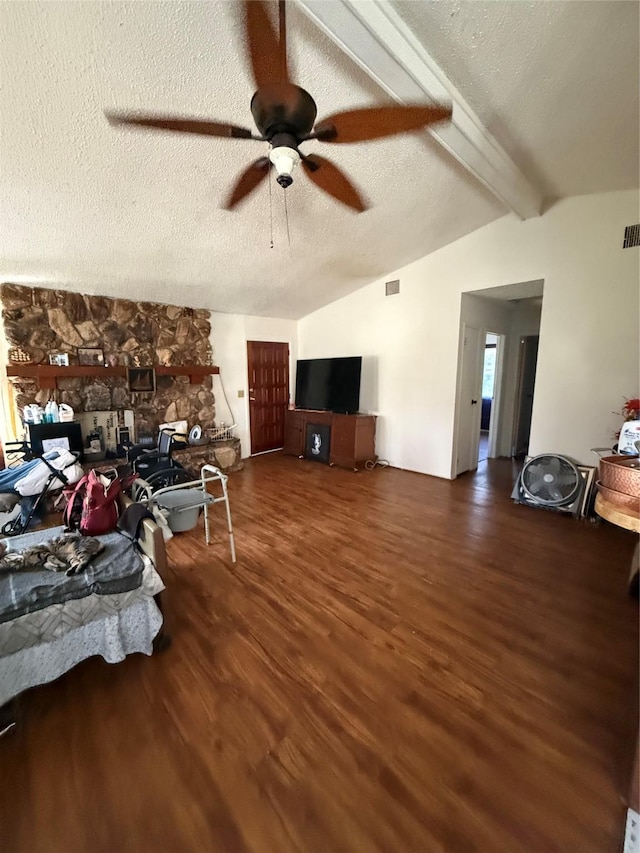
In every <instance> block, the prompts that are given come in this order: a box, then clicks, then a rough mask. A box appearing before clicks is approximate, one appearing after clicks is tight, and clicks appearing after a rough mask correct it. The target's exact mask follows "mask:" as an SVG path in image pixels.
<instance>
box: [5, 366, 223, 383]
mask: <svg viewBox="0 0 640 853" xmlns="http://www.w3.org/2000/svg"><path fill="white" fill-rule="evenodd" d="M143 367H153V369H154V370H155V372H156V376H188V377H189V381H190V382H191V383H192V384H194V385H198V384H199V383H200V382H202V380H203V379H204V377H205V376H211V375H212V374H214V373H220V368H219V367H213V366H212V365H205V364H180V365H163V364H153V365H143ZM7 376H20V377H24V378H26V379H37V380H38V383H39V385H40V387H41V388H55V387H56V386H57V380H58V379H68V378H71V377H78V376H80V377H96V378H100V379H102V378H104V377H105V376H120V377H123V378H126V376H127V368H126V367H125V366H124V365H117V366H116V367H108V366H107V367H93V366H87V365H81V364H72V365H70V366H69V367H58V366H57V365H55V364H9V365H7Z"/></svg>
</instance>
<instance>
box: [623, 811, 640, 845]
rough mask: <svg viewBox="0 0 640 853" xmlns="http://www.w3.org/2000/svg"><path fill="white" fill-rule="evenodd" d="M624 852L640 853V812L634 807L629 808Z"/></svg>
mask: <svg viewBox="0 0 640 853" xmlns="http://www.w3.org/2000/svg"><path fill="white" fill-rule="evenodd" d="M623 853H640V814H638V812H635V811H634V810H633V809H627V828H626V831H625V833H624V850H623Z"/></svg>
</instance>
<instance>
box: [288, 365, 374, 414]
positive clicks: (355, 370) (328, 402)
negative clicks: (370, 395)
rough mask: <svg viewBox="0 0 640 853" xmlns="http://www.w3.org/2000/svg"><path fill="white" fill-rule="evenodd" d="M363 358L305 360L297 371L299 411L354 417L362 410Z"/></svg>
mask: <svg viewBox="0 0 640 853" xmlns="http://www.w3.org/2000/svg"><path fill="white" fill-rule="evenodd" d="M361 370H362V357H361V356H359V355H358V356H351V357H348V358H304V359H300V360H299V361H298V364H297V367H296V408H297V409H324V410H326V411H329V412H337V413H341V414H354V413H355V412H357V411H358V409H359V408H360V373H361Z"/></svg>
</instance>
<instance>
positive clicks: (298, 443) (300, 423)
mask: <svg viewBox="0 0 640 853" xmlns="http://www.w3.org/2000/svg"><path fill="white" fill-rule="evenodd" d="M307 424H322V425H325V426H328V427H330V429H331V442H330V449H329V465H339V466H340V467H341V468H352V469H353V470H354V471H358V470H359V469H360V468H363V467H364V464H365V462H367V461H369V460H371V461H372V462H374V461H375V460H376V419H375V416H374V415H336V414H334V413H333V412H322V411H314V410H313V409H287V411H286V412H285V418H284V452H285V453H288V454H290V455H291V456H298V457H300V458H303V457H304V452H305V438H306V434H307Z"/></svg>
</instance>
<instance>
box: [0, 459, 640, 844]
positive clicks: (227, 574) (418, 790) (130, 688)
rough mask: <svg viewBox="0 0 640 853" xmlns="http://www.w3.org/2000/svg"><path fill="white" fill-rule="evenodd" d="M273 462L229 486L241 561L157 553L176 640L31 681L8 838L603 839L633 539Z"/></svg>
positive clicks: (10, 753) (633, 652)
mask: <svg viewBox="0 0 640 853" xmlns="http://www.w3.org/2000/svg"><path fill="white" fill-rule="evenodd" d="M481 470H482V471H484V473H480V474H478V475H475V476H471V475H467V476H465V477H462V478H460V479H459V480H458V481H456V482H453V483H449V482H445V481H441V480H437V479H433V478H430V477H424V476H421V475H418V474H411V473H408V472H402V471H396V470H392V469H376V470H374V471H371V472H361V473H359V474H353V473H351V472H348V471H342V470H339V469H335V468H334V469H329V468H327V467H324V466H321V465H317V464H314V463H310V462H302V461H299V460H297V459H295V458H287V457H283V456H281V455H280V454H275V455H270V456H264V457H261V458H257V459H254V460H252V461H250V462H249V463H248V464H247V466H246V468H245V470H244V471H242V472H240V473H238V474H234V475H232V476H231V479H230V495H231V501H232V510H233V517H234V523H235V529H236V543H237V550H238V563H237V565H236V566H232V565H231V564H230V561H229V556H228V547H227V540H226V537H225V535H224V526H223V513H222V511H221V509H220V507H217V508H216V509H215V510H214V511H213V512H212V517H213V518H214V521H215V525H216V527H217V528H218V534H219V535H218V539H217V541H216V542H215V543H214V544H212V545H211V547H209V548H207V547H206V546H205V545H204V537H203V533H202V525H200V529H199V530H197V531H195V532H194V533H186V534H185V533H183V534H179V535H177V536H176V537H175V538H174V539H173V540H172V541H171V542H170V543H169V556H170V560H171V561H172V567H171V569H170V571H169V572H168V574H167V577H166V578H165V581H166V584H167V593H166V595H165V606H166V611H167V613H166V615H167V623H168V629H169V631H170V633H171V634H172V636H173V644H172V646H171V647H170V648H169V649H168V650H167V651H166V652H164V653H163V654H159V655H155V656H154V657H152V658H146V657H144V656H134V657H132V658H129V659H127V660H126V661H125V662H124V663H122V664H119V665H118V666H109V665H107V664H106V663H104V662H103V661H102V660H100V659H92V660H90V661H87V662H85V663H84V664H82V665H80V666H79V667H77V668H76V669H75V670H73V671H72V672H70V673H68V674H67V675H66V676H64V677H63V678H62V679H60V680H59V681H58V682H56V683H54V684H51V685H47V686H43V687H41V688H38V689H36V690H34V691H31V692H30V693H28V694H27V695H26V696H25V697H24V700H23V702H22V708H23V716H22V720H21V726H20V729H19V731H18V732H17V733H16V734H15V735H13V736H10V737H7V738H4V739H2V740H0V848H1V849H2V851H3V853H14V851H16V853H17V852H18V851H19V853H39V851H42V853H45V852H46V853H63V851H64V853H76V851H83V852H84V851H92V853H93V851H104V853H112V851H114V853H115V851H118V853H120V851H132V852H133V851H135V853H142V851H168V853H174V851H175V853H181V851H185V853H190V851H207V853H209V852H210V853H218V851H219V852H220V853H235V851H242V853H244V852H245V851H246V853H249V851H251V853H288V851H305V853H306V851H318V853H325V852H326V853H337V851H358V853H369V851H371V853H373V851H389V853H413V851H415V853H439V851H443V853H467V851H483V853H553V851H558V853H617V851H618V850H619V845H620V840H621V837H622V829H623V815H624V808H623V805H622V802H621V798H620V793H621V791H622V790H623V789H624V787H625V785H626V782H627V779H626V776H627V772H628V767H627V763H628V761H629V760H630V758H631V752H632V747H633V741H634V736H635V730H636V728H637V712H638V708H637V698H636V697H637V669H638V625H637V602H636V601H634V600H632V599H630V598H629V597H628V595H627V590H626V580H627V570H628V566H629V563H630V560H631V554H632V550H633V545H634V537H633V536H632V535H631V534H627V533H626V532H625V531H621V530H619V529H617V528H614V527H610V526H608V525H605V524H602V525H595V524H592V523H588V522H580V521H576V520H574V519H573V518H571V517H568V516H563V515H557V514H553V513H550V512H545V511H541V510H535V509H531V508H528V507H523V506H516V505H514V504H513V503H512V502H511V500H510V498H509V495H510V491H511V484H512V470H511V464H510V463H509V462H504V461H495V462H491V463H489V464H484V465H483V466H482V468H481Z"/></svg>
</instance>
